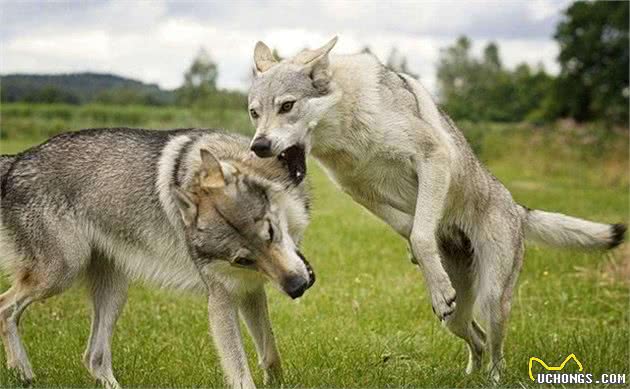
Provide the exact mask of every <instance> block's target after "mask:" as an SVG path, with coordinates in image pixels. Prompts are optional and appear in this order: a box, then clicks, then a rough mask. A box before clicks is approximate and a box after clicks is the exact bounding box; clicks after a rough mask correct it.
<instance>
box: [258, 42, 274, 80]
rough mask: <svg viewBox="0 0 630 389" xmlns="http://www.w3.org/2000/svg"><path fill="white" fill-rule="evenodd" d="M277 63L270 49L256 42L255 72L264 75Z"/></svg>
mask: <svg viewBox="0 0 630 389" xmlns="http://www.w3.org/2000/svg"><path fill="white" fill-rule="evenodd" d="M277 63H278V61H276V59H275V58H274V56H273V52H272V51H271V49H270V48H269V47H268V46H267V45H266V44H264V43H262V42H261V41H258V42H257V43H256V47H255V48H254V64H255V66H256V71H257V72H259V73H264V72H266V71H267V70H269V69H270V68H271V67H272V66H273V65H275V64H277Z"/></svg>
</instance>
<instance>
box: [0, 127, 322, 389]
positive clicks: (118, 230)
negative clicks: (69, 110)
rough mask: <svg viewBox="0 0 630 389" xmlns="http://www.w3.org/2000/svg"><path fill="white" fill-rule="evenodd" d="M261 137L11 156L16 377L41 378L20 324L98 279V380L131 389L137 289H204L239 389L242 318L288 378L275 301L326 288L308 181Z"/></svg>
mask: <svg viewBox="0 0 630 389" xmlns="http://www.w3.org/2000/svg"><path fill="white" fill-rule="evenodd" d="M248 145H249V139H247V138H245V137H243V136H239V135H234V134H229V133H224V132H221V131H218V130H201V129H182V130H169V131H154V130H143V129H128V128H120V129H87V130H81V131H78V132H72V133H65V134H61V135H58V136H55V137H53V138H51V139H49V140H48V141H47V142H45V143H43V144H41V145H39V146H35V147H33V148H31V149H28V150H26V151H24V152H22V153H20V154H17V155H3V156H1V157H0V174H1V185H0V188H1V192H0V193H1V198H2V202H1V203H0V211H1V230H0V238H1V242H2V249H1V251H0V252H1V253H2V254H1V257H0V264H1V265H2V268H3V270H4V271H5V272H6V273H8V274H9V275H10V277H11V279H12V286H11V287H10V289H9V290H8V291H6V292H5V293H4V294H2V295H0V335H1V337H2V341H3V343H4V348H5V351H6V356H7V364H8V366H9V368H14V369H16V370H17V372H18V373H19V375H20V376H21V378H22V379H23V380H24V381H26V382H30V381H32V380H33V371H32V369H31V365H30V363H29V360H28V357H27V354H26V350H25V348H24V345H23V344H22V341H21V340H20V335H19V333H18V326H19V321H20V317H21V315H22V314H23V312H24V310H25V309H26V308H27V306H29V305H30V304H31V303H33V302H35V301H41V300H44V299H46V298H48V297H51V296H53V295H57V294H60V293H61V292H63V291H64V290H66V289H67V288H68V287H70V286H71V285H72V284H73V283H74V282H75V281H76V280H77V279H79V278H83V279H85V280H86V281H87V285H88V289H89V296H90V298H91V302H92V305H93V315H92V327H91V333H90V337H89V341H88V345H87V349H86V351H85V354H84V356H83V362H84V364H85V366H86V367H87V369H88V370H89V372H90V373H91V375H92V376H93V377H94V378H95V379H96V380H98V381H100V382H101V383H102V384H104V385H105V387H107V388H117V387H119V384H118V382H117V381H116V378H115V376H114V374H113V371H112V353H111V340H112V333H113V331H114V326H115V324H116V320H117V318H118V317H119V315H120V313H121V311H122V309H123V306H124V304H125V301H126V297H127V288H128V284H129V283H130V282H131V281H133V280H144V281H149V282H153V283H155V284H157V285H160V286H165V287H173V288H180V289H188V290H191V291H201V292H203V291H205V292H206V293H207V296H208V317H209V326H210V333H211V335H212V336H213V338H214V341H215V345H216V348H217V351H218V354H219V356H220V359H221V365H222V367H223V370H224V373H225V377H226V381H227V383H228V385H229V386H231V387H238V388H253V387H255V386H254V382H253V380H252V376H251V374H250V371H249V368H248V366H247V358H246V355H245V352H244V349H243V345H242V341H241V334H240V330H239V319H238V317H239V314H240V316H241V317H242V318H243V319H244V321H245V323H246V325H247V327H248V329H249V332H250V334H251V336H252V338H253V341H254V344H255V346H256V350H257V353H258V357H259V362H260V366H261V367H262V368H263V369H264V376H265V382H270V381H273V380H279V379H280V378H281V361H280V356H279V353H278V349H277V347H276V343H275V340H274V336H273V332H272V329H271V323H270V321H269V314H268V310H267V301H266V295H265V290H264V284H265V282H266V281H270V282H271V283H272V284H273V285H274V286H277V287H278V289H280V290H281V291H283V292H284V293H286V294H287V295H289V296H290V297H292V298H298V297H300V296H301V295H302V294H303V293H304V292H305V291H306V289H308V288H309V287H311V286H312V285H313V283H314V281H315V273H314V272H313V270H312V268H311V267H310V265H309V263H308V262H307V261H306V259H305V258H304V256H303V255H302V254H301V253H300V252H299V250H298V246H299V243H300V240H301V238H302V235H303V233H304V230H305V228H306V226H307V224H308V220H309V211H308V210H309V195H308V190H307V187H306V183H305V182H301V183H296V181H295V180H293V179H292V178H291V175H290V174H289V171H288V170H287V168H286V163H285V162H282V161H280V160H278V159H269V160H260V159H258V158H252V156H251V152H250V151H249V148H248Z"/></svg>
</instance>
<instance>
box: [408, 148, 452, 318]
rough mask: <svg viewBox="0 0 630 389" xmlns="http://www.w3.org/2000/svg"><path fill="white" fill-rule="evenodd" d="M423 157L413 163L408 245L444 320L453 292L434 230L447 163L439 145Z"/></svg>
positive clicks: (439, 215)
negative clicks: (414, 190)
mask: <svg viewBox="0 0 630 389" xmlns="http://www.w3.org/2000/svg"><path fill="white" fill-rule="evenodd" d="M422 154H423V155H421V156H420V157H419V158H418V161H417V163H416V169H417V172H418V183H419V184H418V197H417V200H416V211H415V215H414V221H413V227H412V229H411V234H410V236H409V243H410V246H411V251H412V253H413V256H414V257H415V259H416V262H417V263H418V265H420V268H421V269H422V272H423V274H424V278H425V281H426V284H427V287H428V288H429V293H430V294H431V304H432V305H433V311H434V312H435V314H436V315H437V316H438V318H439V319H440V320H442V321H444V320H446V319H447V318H448V316H449V315H451V314H452V313H453V312H454V311H455V289H454V288H453V286H452V285H451V281H450V279H449V278H448V274H447V273H446V271H445V270H444V267H442V261H441V259H440V253H439V248H438V243H437V239H436V231H437V228H438V223H439V222H440V219H441V218H442V214H443V211H444V205H445V203H446V200H447V194H448V189H449V185H450V163H449V157H448V153H447V151H446V150H443V149H442V148H440V147H438V146H435V147H434V148H429V150H423V151H422Z"/></svg>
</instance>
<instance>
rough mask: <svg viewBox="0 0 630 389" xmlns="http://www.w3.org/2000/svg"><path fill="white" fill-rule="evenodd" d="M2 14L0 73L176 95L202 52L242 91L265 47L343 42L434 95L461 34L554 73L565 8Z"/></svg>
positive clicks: (237, 6) (225, 8)
mask: <svg viewBox="0 0 630 389" xmlns="http://www.w3.org/2000/svg"><path fill="white" fill-rule="evenodd" d="M0 4H1V5H0V7H2V12H1V14H2V16H1V19H0V43H2V48H1V50H2V52H1V58H2V59H1V60H0V61H1V62H0V71H1V72H2V73H11V72H38V73H43V72H56V73H58V72H73V71H87V70H90V71H99V72H112V73H117V74H121V75H124V76H128V77H133V78H138V79H140V80H143V81H146V82H155V83H158V84H160V85H161V86H163V87H166V88H174V87H177V86H179V85H180V84H181V82H182V79H183V73H184V71H185V70H186V68H187V67H188V65H189V64H190V62H191V61H192V59H193V57H194V55H195V54H196V53H197V51H198V50H199V48H200V47H202V46H203V47H206V48H207V49H208V51H209V52H210V54H211V56H212V57H213V58H214V59H215V60H216V61H217V62H218V65H219V85H220V86H221V87H225V88H239V89H245V88H247V84H246V80H247V76H248V74H249V72H250V69H251V58H252V51H253V46H254V43H255V42H256V41H257V40H264V41H265V42H266V43H268V44H269V45H270V46H272V47H276V48H277V49H278V51H279V53H280V54H281V55H283V56H287V55H291V54H293V53H295V52H297V51H298V50H300V49H302V48H304V47H315V46H318V45H321V44H323V43H325V42H326V41H327V40H328V39H330V38H331V37H332V36H333V35H336V34H338V35H339V36H340V41H339V44H338V46H337V47H336V48H335V52H337V53H351V52H356V51H358V50H360V49H361V48H363V47H364V46H366V45H369V46H370V48H371V49H372V51H373V52H374V53H376V54H377V55H378V56H379V57H380V58H381V59H382V60H386V57H387V55H388V53H389V51H390V50H391V48H392V47H394V46H395V47H397V48H398V50H399V51H400V53H401V54H403V55H405V56H407V58H408V60H409V65H410V67H411V68H412V69H413V70H414V71H415V72H418V73H420V75H421V77H422V79H423V81H424V82H425V83H426V84H427V85H428V86H429V87H430V88H431V89H434V87H435V65H436V62H437V59H438V55H439V49H440V48H441V47H444V46H446V45H449V44H452V43H453V42H454V40H455V39H456V37H457V36H458V35H460V34H466V35H468V36H470V37H472V39H473V41H474V43H475V48H476V50H478V51H479V50H481V47H482V46H483V45H485V44H486V43H487V41H488V40H489V39H492V40H494V41H496V42H497V43H498V44H499V46H500V49H501V53H502V58H503V60H504V63H505V64H506V65H508V66H514V65H516V64H517V63H519V62H522V61H526V62H528V63H530V64H536V63H538V62H542V63H544V64H545V66H546V68H547V69H548V70H552V71H553V70H555V69H556V66H555V61H554V58H555V56H556V55H557V46H556V44H555V43H554V42H553V40H552V39H551V34H552V32H553V25H554V24H555V23H556V22H557V19H558V18H559V13H560V12H561V9H563V8H564V7H566V2H565V1H562V2H555V1H546V0H539V1H535V2H533V3H532V2H526V1H525V2H498V1H485V2H470V3H468V2H452V1H449V2H400V3H396V4H390V3H387V4H386V3H376V2H366V3H362V4H361V6H357V3H355V2H350V1H314V2H310V3H298V2H291V3H287V2H280V1H270V2H266V3H248V2H243V1H239V2H231V3H221V2H205V3H186V2H174V3H169V2H164V1H155V2H147V1H125V2H104V3H100V2H99V3H71V4H68V3H45V4H44V5H42V6H40V7H34V6H32V4H30V5H29V3H11V2H7V1H5V2H2V3H0ZM58 4H61V5H62V6H57V5H58Z"/></svg>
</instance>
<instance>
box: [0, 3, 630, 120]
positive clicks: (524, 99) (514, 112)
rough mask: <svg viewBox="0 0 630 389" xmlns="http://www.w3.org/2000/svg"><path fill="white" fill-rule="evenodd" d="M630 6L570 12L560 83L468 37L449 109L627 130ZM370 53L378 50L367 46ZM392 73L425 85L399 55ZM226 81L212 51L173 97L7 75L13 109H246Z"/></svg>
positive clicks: (444, 69)
mask: <svg viewBox="0 0 630 389" xmlns="http://www.w3.org/2000/svg"><path fill="white" fill-rule="evenodd" d="M629 4H630V3H629V2H625V1H624V2H608V1H593V2H576V3H574V4H572V5H571V6H569V7H568V8H567V9H566V10H565V11H564V15H563V19H562V20H561V22H560V23H559V24H558V26H557V27H556V32H555V34H554V39H555V40H556V41H557V43H558V45H559V47H560V54H559V56H558V62H559V65H560V72H559V74H558V75H551V74H549V73H548V72H547V71H546V70H545V68H544V67H543V66H542V65H538V66H533V67H532V66H530V65H528V64H525V63H523V64H520V65H518V66H517V67H516V68H514V69H508V68H507V67H505V66H504V64H503V62H502V60H501V55H500V48H499V46H498V45H497V44H496V43H493V42H491V43H489V44H488V45H487V46H486V47H485V48H484V50H483V53H482V55H481V56H475V55H473V53H472V45H473V43H472V41H471V40H470V39H469V38H467V37H465V36H462V37H460V38H458V39H457V40H456V41H455V42H454V44H452V45H451V46H449V47H446V48H444V49H442V50H441V52H440V57H439V61H438V64H437V81H438V83H437V86H438V91H437V93H438V96H437V97H438V101H439V103H440V105H441V106H442V107H443V108H444V109H445V111H446V112H448V113H449V114H450V115H451V116H452V117H453V118H454V119H456V120H469V121H499V122H520V121H533V122H547V121H554V120H557V119H559V118H572V119H574V120H575V121H578V122H584V121H601V122H604V123H608V124H626V125H627V123H628V115H629V112H628V97H629V95H630V88H629V83H628V69H629V63H628V57H629V49H628V45H629V42H628V17H629V15H628V6H629ZM363 52H370V50H369V48H367V47H366V48H365V49H363ZM385 65H386V66H388V67H390V68H392V69H395V70H396V71H401V72H405V73H408V74H410V75H412V76H414V77H418V74H415V73H414V72H413V70H412V69H411V68H410V66H409V63H408V61H407V58H406V57H405V56H404V55H402V54H401V53H400V52H399V51H398V50H396V48H393V49H392V51H391V53H390V55H389V56H388V58H387V60H386V62H385ZM218 75H219V68H218V65H217V64H216V62H214V61H213V59H212V58H211V57H210V55H209V54H208V53H207V52H206V51H205V50H203V49H202V50H200V52H199V53H198V55H197V56H196V57H195V59H194V60H193V62H192V64H191V65H190V67H189V68H188V70H187V71H186V73H185V74H184V82H183V84H182V85H181V87H179V88H177V89H175V90H172V91H165V90H161V89H160V88H159V87H157V85H149V84H143V83H141V82H138V81H135V80H129V79H124V78H122V77H118V76H112V75H94V74H79V75H67V76H28V75H24V76H12V77H13V78H11V76H9V77H7V76H5V77H2V84H1V86H2V88H1V89H0V91H1V100H2V101H3V102H13V101H26V102H43V103H55V102H62V103H69V104H83V103H89V102H97V103H103V104H113V105H126V104H143V105H173V104H174V105H180V106H192V107H212V108H213V109H217V110H228V109H243V107H244V106H245V105H246V103H247V98H246V95H245V94H244V93H242V92H239V91H228V90H222V89H219V88H218V87H217V78H218ZM47 77H48V78H47ZM59 77H61V78H59ZM64 77H65V78H64Z"/></svg>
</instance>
